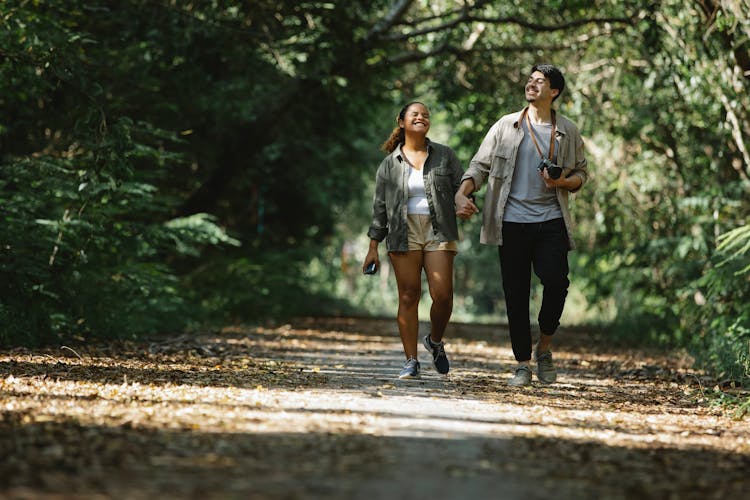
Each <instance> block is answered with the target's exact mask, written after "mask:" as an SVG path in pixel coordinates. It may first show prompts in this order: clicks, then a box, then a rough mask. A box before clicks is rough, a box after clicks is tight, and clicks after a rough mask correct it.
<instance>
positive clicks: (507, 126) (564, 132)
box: [461, 111, 588, 250]
mask: <svg viewBox="0 0 750 500" xmlns="http://www.w3.org/2000/svg"><path fill="white" fill-rule="evenodd" d="M522 112H523V111H519V112H517V113H512V114H509V115H505V116H503V117H502V118H500V119H499V120H498V121H497V122H496V123H495V124H494V125H493V126H492V127H491V128H490V130H489V132H487V135H486V136H485V137H484V140H483V141H482V144H481V145H480V146H479V150H478V151H477V154H475V155H474V158H472V160H471V163H470V164H469V168H468V169H467V170H466V173H464V176H463V177H462V178H461V181H462V182H463V181H464V180H466V179H472V180H473V181H474V190H475V191H477V190H479V189H480V188H481V187H482V185H483V184H484V183H485V181H486V182H487V193H486V194H485V197H484V204H483V205H484V206H483V215H482V230H481V234H480V238H479V241H480V242H481V243H485V244H487V245H502V244H503V214H504V212H505V203H506V201H507V200H508V194H509V193H510V185H511V181H512V180H513V172H514V170H515V168H516V154H517V153H518V146H519V145H520V144H521V140H522V139H523V128H522V127H521V124H520V123H519V119H520V118H521V116H522ZM556 119H557V121H556V124H557V131H556V139H557V141H558V143H559V144H560V149H559V150H558V153H557V164H558V165H559V166H561V167H563V175H564V176H566V177H569V176H571V175H577V176H578V177H580V178H581V186H579V187H578V188H577V189H575V191H578V190H579V189H581V187H582V186H583V185H584V184H585V183H586V180H587V179H588V173H587V171H586V158H585V157H584V156H583V139H582V138H581V134H580V133H579V132H578V128H577V127H576V126H575V125H574V124H573V122H571V121H570V120H568V119H567V118H565V117H564V116H562V115H560V114H559V113H558V114H557V115H556ZM575 191H573V192H575ZM570 192H571V191H568V190H567V189H563V188H557V201H558V202H559V203H560V209H561V210H562V214H563V220H564V221H565V227H566V228H567V230H568V245H569V248H570V249H571V250H572V249H574V248H575V243H574V242H573V237H572V234H573V221H572V218H571V216H570V210H569V209H568V194H569V193H570Z"/></svg>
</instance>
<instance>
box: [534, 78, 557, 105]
mask: <svg viewBox="0 0 750 500" xmlns="http://www.w3.org/2000/svg"><path fill="white" fill-rule="evenodd" d="M559 93H560V90H559V89H553V88H551V87H550V83H549V80H548V79H547V77H546V76H544V73H542V72H541V71H534V72H533V73H532V74H531V76H529V79H528V80H527V81H526V100H527V101H528V102H530V103H535V104H541V103H547V104H552V99H554V98H555V96H556V95H557V94H559Z"/></svg>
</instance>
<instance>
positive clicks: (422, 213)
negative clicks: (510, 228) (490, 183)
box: [362, 102, 463, 378]
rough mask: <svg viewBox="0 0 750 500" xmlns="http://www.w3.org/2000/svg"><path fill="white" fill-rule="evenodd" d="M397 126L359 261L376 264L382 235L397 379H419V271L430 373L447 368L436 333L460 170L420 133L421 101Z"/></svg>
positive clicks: (447, 292) (444, 299)
mask: <svg viewBox="0 0 750 500" xmlns="http://www.w3.org/2000/svg"><path fill="white" fill-rule="evenodd" d="M396 120H397V122H398V127H396V128H395V129H394V130H393V132H392V133H391V136H390V138H389V139H388V140H387V141H386V142H385V143H384V144H383V150H384V151H386V152H387V153H390V154H389V155H388V156H386V157H385V159H384V160H383V161H382V162H381V164H380V167H378V173H377V177H376V183H375V196H374V198H373V207H372V212H373V213H372V224H371V225H370V229H369V231H368V232H367V235H368V236H369V237H370V248H369V250H368V252H367V256H366V257H365V261H364V264H363V266H362V269H363V271H365V272H367V267H368V266H369V265H371V264H373V263H374V264H375V266H376V267H377V266H379V265H380V260H379V257H378V244H379V243H380V242H381V241H383V240H384V239H385V241H386V247H387V250H388V255H389V257H390V259H391V265H392V267H393V270H394V272H395V275H396V283H397V284H398V317H397V320H398V329H399V332H400V334H401V343H402V344H403V346H404V354H405V356H406V364H405V365H404V368H403V370H401V373H400V374H399V378H416V377H419V371H420V364H419V361H418V358H417V335H418V329H419V320H418V317H417V310H418V306H419V299H420V297H421V295H422V269H424V271H425V273H426V275H427V284H428V285H429V288H430V297H431V298H432V308H431V309H430V323H431V330H430V333H429V334H428V335H425V337H424V338H423V339H422V343H423V344H424V346H425V348H426V349H427V350H428V351H429V352H430V354H431V355H432V363H433V366H434V367H435V369H436V370H437V371H438V373H442V374H445V373H448V370H449V368H450V363H449V362H448V357H447V356H446V354H445V346H444V344H443V333H444V332H445V327H446V325H447V324H448V320H449V319H450V316H451V313H452V312H453V258H454V257H455V255H456V252H457V250H458V245H457V240H458V226H457V224H456V210H455V205H454V200H453V197H454V194H455V193H456V191H457V190H458V186H459V184H460V182H461V177H462V175H463V168H461V165H460V163H459V161H458V158H457V157H456V154H455V153H454V152H453V150H452V149H451V148H449V147H447V146H443V145H442V144H437V143H435V142H432V141H430V140H429V139H428V138H427V132H428V131H429V130H430V112H429V110H428V109H427V107H426V106H425V105H424V104H422V103H421V102H411V103H409V104H407V105H406V106H404V107H403V108H402V109H401V111H400V112H399V114H398V117H397V119H396Z"/></svg>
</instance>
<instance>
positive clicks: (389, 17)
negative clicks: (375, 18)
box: [365, 0, 414, 40]
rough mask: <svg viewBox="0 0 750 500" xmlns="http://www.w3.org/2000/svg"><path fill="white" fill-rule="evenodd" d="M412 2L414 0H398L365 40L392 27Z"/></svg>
mask: <svg viewBox="0 0 750 500" xmlns="http://www.w3.org/2000/svg"><path fill="white" fill-rule="evenodd" d="M412 3H414V0H397V1H396V3H394V4H393V5H392V6H391V9H390V10H389V11H388V13H387V14H386V15H385V17H384V18H383V19H382V20H381V21H380V22H379V23H377V24H376V25H375V26H373V27H372V29H371V30H370V31H369V32H368V33H367V35H366V36H365V40H371V39H373V38H375V37H378V36H380V35H381V34H382V33H385V32H386V31H388V30H389V29H391V28H392V27H393V25H394V24H396V23H397V22H398V21H399V19H401V17H402V16H403V15H404V13H405V12H406V11H407V10H408V9H409V7H411V4H412Z"/></svg>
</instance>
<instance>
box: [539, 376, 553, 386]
mask: <svg viewBox="0 0 750 500" xmlns="http://www.w3.org/2000/svg"><path fill="white" fill-rule="evenodd" d="M536 379H537V380H538V381H539V382H541V383H543V384H545V385H550V384H554V383H555V382H557V375H555V376H554V378H552V380H545V379H543V378H541V377H540V376H539V375H537V376H536Z"/></svg>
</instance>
